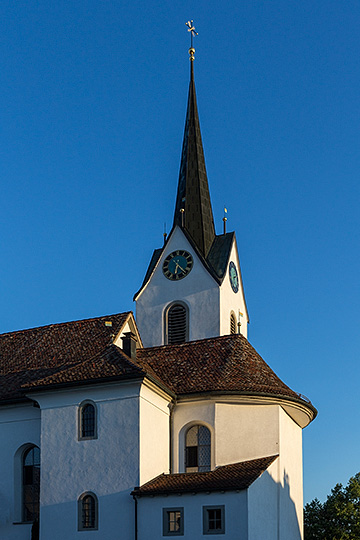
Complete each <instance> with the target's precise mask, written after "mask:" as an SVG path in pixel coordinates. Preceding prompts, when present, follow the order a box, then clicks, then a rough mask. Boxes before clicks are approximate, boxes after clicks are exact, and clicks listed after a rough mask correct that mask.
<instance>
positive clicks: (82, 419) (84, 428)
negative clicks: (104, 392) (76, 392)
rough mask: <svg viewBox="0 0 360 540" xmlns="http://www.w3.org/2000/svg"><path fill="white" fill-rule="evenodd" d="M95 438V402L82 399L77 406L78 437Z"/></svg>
mask: <svg viewBox="0 0 360 540" xmlns="http://www.w3.org/2000/svg"><path fill="white" fill-rule="evenodd" d="M96 438H97V412H96V406H95V403H93V402H91V401H84V402H83V403H81V405H80V407H79V439H80V440H81V439H96Z"/></svg>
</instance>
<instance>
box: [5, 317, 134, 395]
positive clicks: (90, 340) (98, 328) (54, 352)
mask: <svg viewBox="0 0 360 540" xmlns="http://www.w3.org/2000/svg"><path fill="white" fill-rule="evenodd" d="M128 316H129V312H127V313H120V314H116V315H108V316H106V317H97V318H94V319H86V320H81V321H73V322H67V323H60V324H52V325H49V326H42V327H38V328H31V329H29V330H20V331H17V332H9V333H7V334H1V335H0V399H1V400H7V399H20V398H22V397H23V395H24V391H23V389H22V386H23V385H24V386H25V385H32V386H33V385H34V384H37V381H40V380H43V379H46V378H48V377H50V378H51V377H52V378H54V380H55V379H56V378H57V379H60V378H61V377H62V375H60V372H63V376H64V377H67V378H69V376H70V374H71V368H72V367H73V366H77V368H76V369H75V370H74V372H76V373H77V372H78V370H79V367H78V366H79V364H82V363H83V362H85V367H84V370H85V369H86V365H88V364H86V361H89V360H90V359H92V358H94V357H96V355H99V354H100V353H101V352H102V351H104V349H105V348H106V347H107V346H108V345H109V343H110V342H111V334H115V335H116V334H117V333H118V332H119V331H120V329H121V328H122V326H123V325H124V323H125V321H126V319H127V318H128ZM106 321H109V322H111V323H112V326H111V327H109V326H105V322H106ZM123 356H124V357H125V355H123ZM97 361H98V362H99V361H100V360H99V359H98V360H97ZM137 369H138V368H137ZM64 370H70V371H68V374H67V375H66V376H65V371H64ZM88 373H89V374H90V372H89V371H88ZM77 379H78V375H76V377H75V380H77Z"/></svg>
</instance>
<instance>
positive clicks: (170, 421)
mask: <svg viewBox="0 0 360 540" xmlns="http://www.w3.org/2000/svg"><path fill="white" fill-rule="evenodd" d="M168 407H169V411H170V415H169V473H170V474H171V473H172V472H173V443H172V431H173V420H174V415H173V411H174V407H175V403H174V402H171V403H169V405H168Z"/></svg>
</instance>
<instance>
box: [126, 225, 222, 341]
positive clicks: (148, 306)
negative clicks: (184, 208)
mask: <svg viewBox="0 0 360 540" xmlns="http://www.w3.org/2000/svg"><path fill="white" fill-rule="evenodd" d="M176 249H185V250H186V251H188V252H189V253H191V255H192V257H193V259H194V265H193V268H192V270H191V272H190V274H188V275H187V276H186V277H185V278H183V279H181V280H180V281H171V280H169V279H167V278H166V277H165V276H164V274H163V272H162V264H163V261H164V259H165V258H166V257H167V256H168V255H169V253H171V252H172V251H175V250H176ZM175 300H181V301H183V302H185V303H186V304H187V306H188V307H189V312H190V320H189V340H190V341H193V340H197V339H203V338H208V337H214V336H218V335H220V320H219V316H220V305H219V301H220V300H219V286H218V284H217V283H216V281H215V280H214V279H213V278H212V277H211V275H210V274H209V272H208V271H207V270H205V268H204V266H203V264H202V263H201V262H200V260H199V258H198V257H197V255H196V254H195V253H194V250H193V249H192V247H191V245H190V243H189V242H188V240H187V238H186V237H185V235H184V234H183V232H182V231H181V229H180V228H179V227H176V228H175V229H174V232H173V234H172V236H171V238H170V239H169V241H168V243H167V246H166V248H165V250H164V253H163V254H162V257H161V258H160V259H159V261H158V264H157V266H156V268H155V270H154V273H153V275H152V277H151V279H150V281H149V282H148V284H147V285H146V286H145V287H144V289H143V290H142V292H141V293H140V295H139V296H138V298H137V300H136V323H137V326H138V328H139V331H140V335H141V338H142V340H143V344H144V347H154V346H157V345H163V344H164V310H165V308H166V306H167V305H168V304H169V303H170V302H173V301H175Z"/></svg>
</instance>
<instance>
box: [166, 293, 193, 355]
mask: <svg viewBox="0 0 360 540" xmlns="http://www.w3.org/2000/svg"><path fill="white" fill-rule="evenodd" d="M188 319H189V316H188V308H187V306H186V305H185V304H183V303H182V302H176V303H174V304H171V305H170V307H169V308H168V309H167V311H166V312H165V336H166V339H165V341H166V344H167V345H175V344H177V343H184V342H185V341H187V340H188V326H189V321H188Z"/></svg>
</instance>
